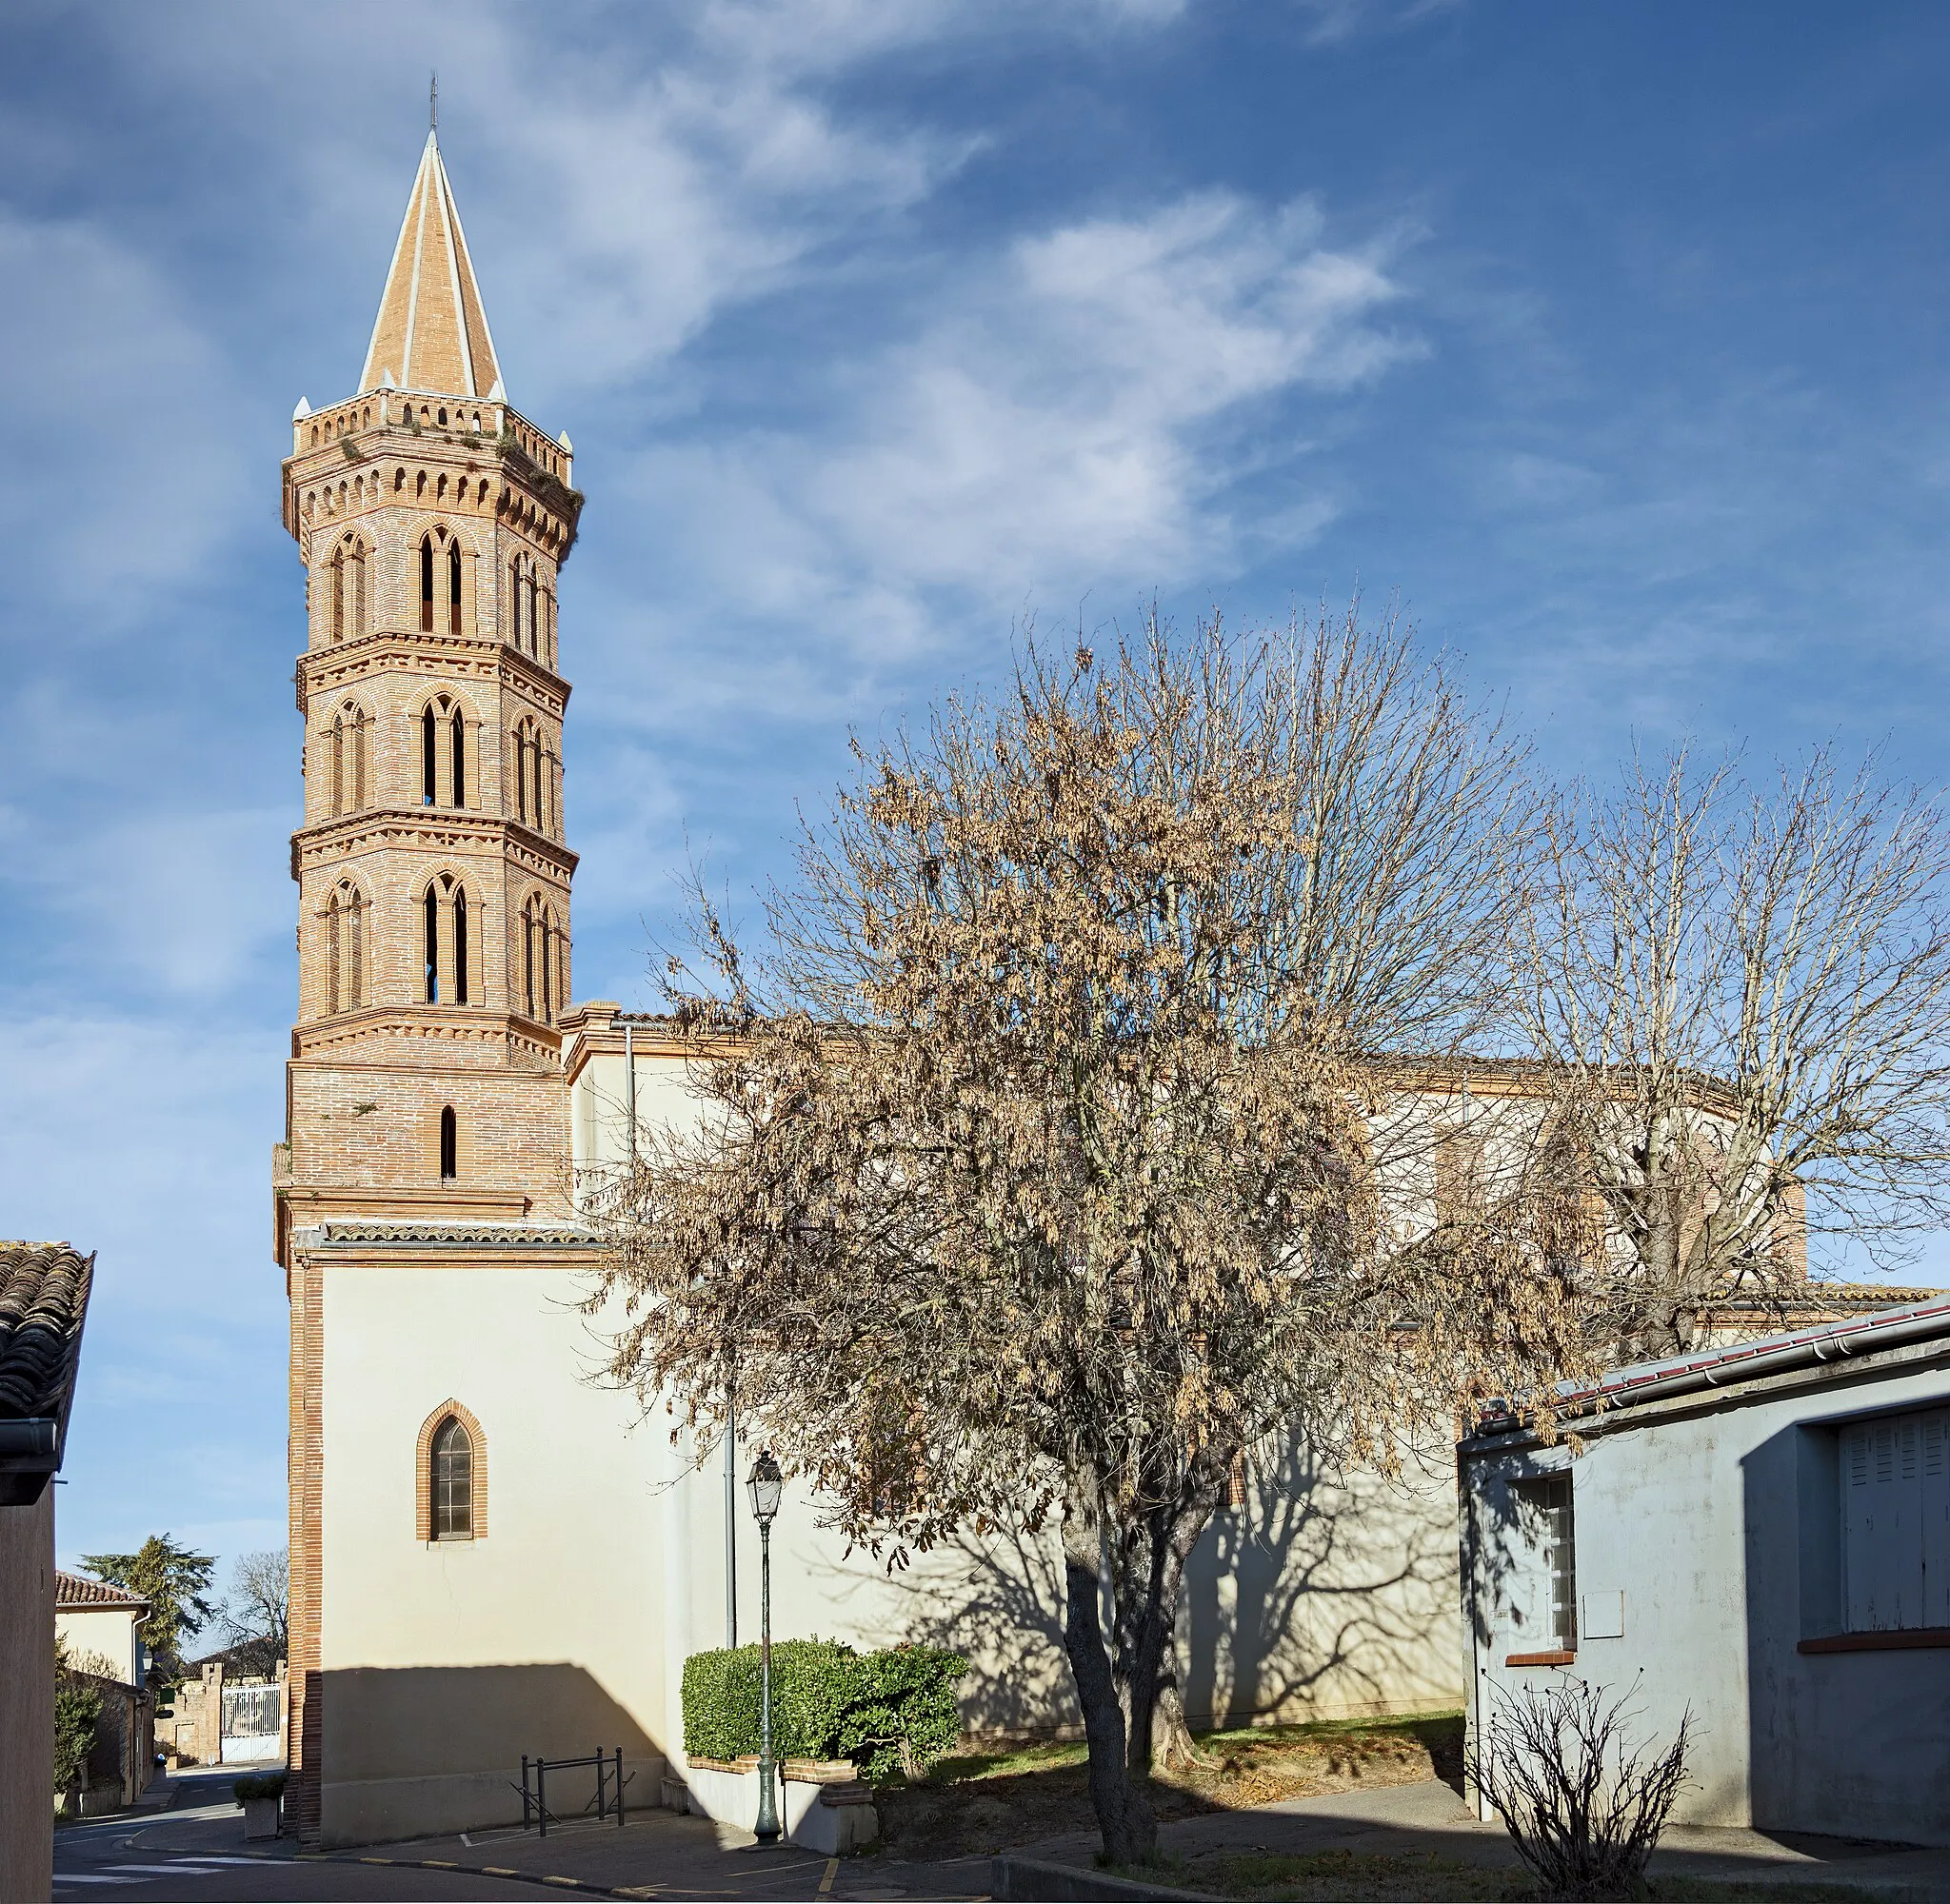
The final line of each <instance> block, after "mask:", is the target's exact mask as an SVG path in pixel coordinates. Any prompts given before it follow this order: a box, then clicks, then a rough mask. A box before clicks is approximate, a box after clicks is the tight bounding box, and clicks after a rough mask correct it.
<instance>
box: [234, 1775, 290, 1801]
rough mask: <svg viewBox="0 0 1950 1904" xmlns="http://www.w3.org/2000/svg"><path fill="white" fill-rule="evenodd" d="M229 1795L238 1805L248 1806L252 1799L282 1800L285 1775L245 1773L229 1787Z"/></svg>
mask: <svg viewBox="0 0 1950 1904" xmlns="http://www.w3.org/2000/svg"><path fill="white" fill-rule="evenodd" d="M230 1794H231V1795H232V1796H233V1797H234V1798H235V1799H236V1800H237V1802H238V1803H239V1804H240V1805H248V1804H249V1802H250V1800H251V1799H253V1798H282V1797H283V1796H284V1795H285V1775H284V1774H283V1773H282V1772H247V1773H246V1774H245V1775H244V1776H243V1777H241V1778H240V1779H238V1780H237V1781H236V1783H235V1784H233V1785H232V1786H231V1787H230Z"/></svg>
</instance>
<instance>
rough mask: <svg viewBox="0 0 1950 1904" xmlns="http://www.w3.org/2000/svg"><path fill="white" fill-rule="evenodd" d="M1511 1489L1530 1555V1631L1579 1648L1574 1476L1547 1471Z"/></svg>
mask: <svg viewBox="0 0 1950 1904" xmlns="http://www.w3.org/2000/svg"><path fill="white" fill-rule="evenodd" d="M1510 1494H1511V1497H1512V1500H1513V1503H1514V1505H1515V1507H1516V1510H1517V1517H1518V1525H1519V1527H1520V1529H1521V1530H1522V1535H1523V1538H1524V1544H1525V1545H1526V1547H1527V1548H1528V1550H1529V1552H1530V1555H1531V1578H1530V1583H1529V1584H1530V1588H1531V1608H1530V1613H1529V1616H1528V1619H1527V1621H1526V1625H1527V1628H1528V1632H1529V1633H1530V1634H1531V1635H1534V1636H1535V1637H1536V1640H1537V1642H1538V1643H1539V1644H1540V1645H1542V1646H1543V1647H1545V1648H1549V1649H1553V1650H1555V1651H1558V1652H1562V1653H1575V1652H1576V1651H1577V1650H1578V1552H1577V1537H1576V1530H1575V1528H1574V1525H1573V1522H1572V1518H1571V1477H1570V1476H1569V1475H1568V1474H1557V1475H1542V1476H1540V1477H1539V1478H1537V1479H1535V1480H1521V1481H1513V1482H1511V1484H1510Z"/></svg>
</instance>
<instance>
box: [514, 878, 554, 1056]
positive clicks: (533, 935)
mask: <svg viewBox="0 0 1950 1904" xmlns="http://www.w3.org/2000/svg"><path fill="white" fill-rule="evenodd" d="M557 965H558V959H557V950H556V945H555V915H554V913H553V912H552V911H550V910H549V908H548V906H547V902H545V901H544V900H543V899H542V896H541V895H540V894H539V893H537V894H534V895H532V896H531V897H530V898H529V900H528V902H527V904H526V905H525V906H524V907H523V908H522V995H523V998H524V999H525V1000H526V1002H527V1015H528V1016H529V1017H530V1018H531V1019H534V1020H535V1021H537V1022H538V1023H541V1024H552V1023H554V1021H555V1001H556V993H557V992H558V990H559V989H560V983H559V980H560V974H559V972H558V970H557Z"/></svg>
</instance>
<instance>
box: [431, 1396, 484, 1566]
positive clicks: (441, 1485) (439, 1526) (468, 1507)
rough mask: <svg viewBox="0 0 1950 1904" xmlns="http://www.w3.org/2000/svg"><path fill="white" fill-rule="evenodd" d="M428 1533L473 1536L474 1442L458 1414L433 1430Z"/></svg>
mask: <svg viewBox="0 0 1950 1904" xmlns="http://www.w3.org/2000/svg"><path fill="white" fill-rule="evenodd" d="M430 1480H431V1484H432V1485H431V1490H430V1491H431V1495H432V1507H433V1527H432V1534H433V1537H434V1539H436V1540H471V1539H472V1538H473V1537H474V1442H473V1438H472V1437H471V1436H469V1435H468V1431H467V1429H466V1428H465V1427H464V1426H463V1425H462V1423H461V1420H460V1418H459V1417H458V1416H454V1415H449V1416H448V1418H447V1419H446V1420H445V1421H443V1422H442V1423H441V1424H440V1426H439V1427H438V1428H437V1429H435V1430H434V1433H433V1473H432V1475H431V1477H430Z"/></svg>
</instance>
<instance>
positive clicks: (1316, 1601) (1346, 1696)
mask: <svg viewBox="0 0 1950 1904" xmlns="http://www.w3.org/2000/svg"><path fill="white" fill-rule="evenodd" d="M1456 1567H1457V1559H1456V1518H1455V1492H1454V1485H1453V1482H1452V1480H1451V1479H1450V1474H1449V1471H1448V1470H1447V1469H1446V1468H1443V1470H1442V1471H1441V1472H1440V1473H1436V1472H1431V1474H1430V1475H1428V1476H1426V1477H1416V1478H1414V1479H1413V1480H1412V1481H1411V1483H1409V1484H1404V1485H1402V1486H1394V1485H1390V1484H1389V1483H1386V1482H1384V1481H1383V1480H1381V1479H1379V1478H1375V1477H1372V1476H1367V1477H1362V1478H1359V1479H1358V1480H1354V1481H1350V1482H1346V1483H1339V1482H1336V1481H1335V1480H1333V1479H1332V1478H1329V1477H1328V1476H1326V1475H1325V1474H1323V1472H1322V1471H1321V1470H1320V1469H1319V1467H1318V1466H1317V1465H1316V1464H1314V1463H1312V1462H1310V1461H1309V1460H1307V1459H1306V1458H1304V1457H1303V1456H1299V1455H1294V1456H1290V1457H1289V1458H1287V1459H1286V1460H1285V1461H1284V1462H1283V1464H1282V1466H1281V1467H1280V1469H1279V1470H1278V1471H1277V1472H1276V1473H1274V1474H1272V1475H1270V1476H1267V1477H1266V1478H1264V1480H1262V1481H1261V1482H1260V1483H1259V1485H1258V1486H1257V1488H1256V1490H1255V1496H1254V1499H1253V1501H1252V1503H1251V1504H1250V1505H1249V1506H1248V1507H1247V1508H1246V1509H1244V1510H1243V1511H1240V1512H1234V1513H1227V1514H1224V1515H1221V1516H1220V1517H1218V1518H1217V1519H1216V1520H1215V1521H1214V1522H1213V1524H1212V1526H1211V1527H1209V1528H1208V1529H1207V1530H1206V1532H1205V1536H1204V1539H1203V1540H1202V1541H1201V1542H1200V1544H1199V1547H1198V1550H1197V1552H1196V1553H1195V1555H1194V1556H1193V1559H1192V1564H1191V1567H1190V1568H1189V1569H1188V1570H1187V1575H1186V1583H1185V1606H1184V1610H1183V1622H1182V1625H1181V1642H1180V1643H1181V1657H1182V1662H1183V1663H1182V1671H1183V1678H1182V1681H1181V1683H1182V1684H1183V1685H1184V1688H1185V1709H1186V1712H1187V1714H1188V1715H1189V1716H1190V1717H1191V1719H1192V1722H1193V1723H1194V1724H1195V1725H1201V1726H1203V1725H1205V1724H1218V1725H1231V1724H1244V1723H1245V1722H1246V1721H1248V1720H1251V1719H1254V1718H1257V1717H1261V1716H1272V1715H1286V1714H1290V1715H1292V1716H1306V1715H1307V1714H1309V1713H1312V1712H1318V1713H1321V1714H1323V1715H1327V1716H1338V1715H1342V1714H1361V1713H1369V1712H1377V1711H1398V1712H1399V1711H1404V1710H1411V1709H1415V1708H1418V1707H1429V1706H1435V1705H1441V1704H1446V1703H1452V1702H1454V1701H1455V1700H1456V1699H1457V1698H1458V1697H1459V1696H1460V1695H1461V1691H1462V1683H1463V1668H1462V1657H1461V1653H1460V1639H1461V1633H1460V1622H1459V1619H1458V1612H1457V1582H1456ZM857 1578H858V1577H857V1576H856V1577H854V1580H855V1582H856V1583H857ZM891 1584H892V1586H893V1587H894V1589H895V1591H896V1593H897V1594H898V1596H899V1597H901V1599H902V1600H903V1601H904V1602H905V1605H904V1607H903V1611H902V1613H901V1614H900V1615H899V1616H897V1620H896V1623H897V1625H898V1630H899V1632H900V1635H901V1637H902V1638H904V1639H907V1640H912V1641H917V1642H920V1643H922V1644H925V1645H930V1646H945V1647H951V1648H953V1649H954V1650H955V1651H957V1652H960V1653H963V1654H965V1655H966V1656H967V1657H968V1659H969V1662H970V1664H971V1666H972V1667H973V1668H974V1670H973V1672H971V1674H970V1675H969V1677H968V1678H967V1680H966V1681H965V1682H964V1685H963V1689H962V1709H963V1715H964V1718H965V1722H966V1724H967V1726H968V1728H969V1730H970V1731H972V1732H976V1733H1004V1734H1025V1733H1047V1732H1051V1731H1061V1730H1066V1729H1072V1728H1075V1727H1076V1726H1077V1725H1078V1724H1079V1722H1080V1715H1079V1713H1078V1710H1077V1705H1076V1696H1075V1691H1074V1688H1073V1686H1072V1683H1071V1679H1070V1672H1069V1665H1068V1661H1067V1660H1066V1659H1065V1655H1064V1650H1063V1614H1064V1577H1063V1564H1062V1556H1061V1552H1060V1549H1059V1545H1058V1542H1057V1539H1056V1537H1055V1534H1054V1532H1053V1531H1051V1532H1049V1533H1046V1534H1045V1536H1044V1537H1040V1538H1038V1537H1026V1536H1022V1535H1016V1536H1013V1537H1009V1536H991V1537H986V1538H976V1537H972V1536H965V1537H962V1538H960V1539H959V1540H956V1541H953V1542H950V1543H948V1544H947V1545H945V1546H944V1547H942V1548H939V1549H937V1550H936V1551H935V1552H934V1553H933V1554H931V1555H929V1556H926V1557H925V1558H924V1559H922V1560H920V1561H917V1563H916V1564H915V1566H914V1567H912V1568H911V1569H910V1570H908V1571H907V1572H906V1573H904V1574H898V1575H895V1576H894V1577H893V1578H892V1582H891ZM847 1585H848V1580H847V1577H846V1576H845V1575H844V1574H840V1573H836V1574H835V1575H834V1577H833V1580H832V1590H833V1591H834V1592H835V1593H838V1594H841V1595H842V1596H844V1594H845V1593H846V1588H847Z"/></svg>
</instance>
